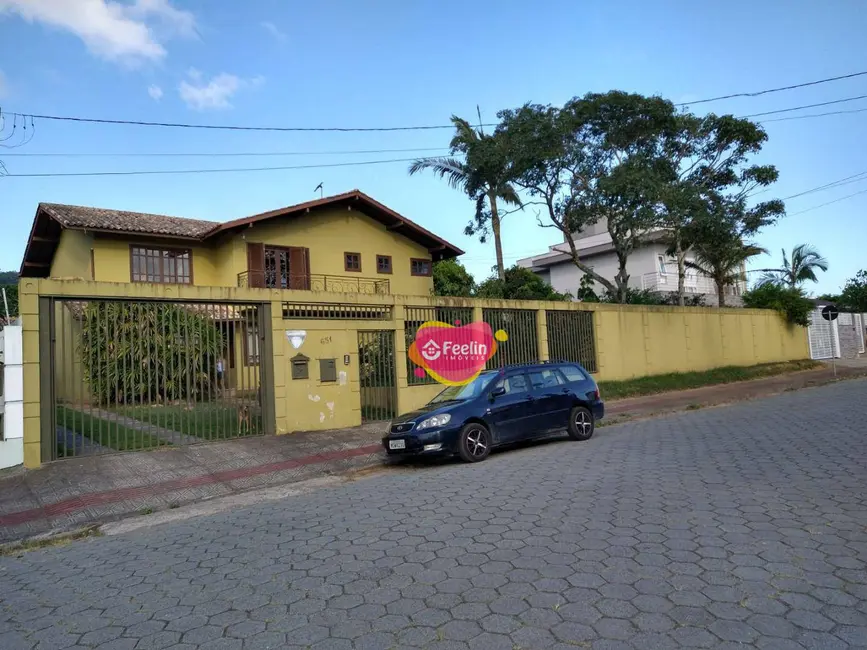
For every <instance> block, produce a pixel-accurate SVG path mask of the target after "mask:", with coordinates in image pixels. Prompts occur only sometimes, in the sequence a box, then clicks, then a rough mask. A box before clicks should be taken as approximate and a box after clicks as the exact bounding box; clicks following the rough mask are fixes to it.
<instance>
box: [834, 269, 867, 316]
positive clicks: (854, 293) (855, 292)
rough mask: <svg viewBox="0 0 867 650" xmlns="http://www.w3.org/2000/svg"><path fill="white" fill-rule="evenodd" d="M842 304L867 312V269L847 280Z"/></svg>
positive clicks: (848, 307)
mask: <svg viewBox="0 0 867 650" xmlns="http://www.w3.org/2000/svg"><path fill="white" fill-rule="evenodd" d="M839 300H840V305H841V306H843V307H845V308H846V309H851V310H853V311H859V312H867V271H865V270H861V271H858V273H856V274H855V277H854V278H849V279H848V280H847V281H846V286H844V287H843V292H842V293H841V294H840V298H839Z"/></svg>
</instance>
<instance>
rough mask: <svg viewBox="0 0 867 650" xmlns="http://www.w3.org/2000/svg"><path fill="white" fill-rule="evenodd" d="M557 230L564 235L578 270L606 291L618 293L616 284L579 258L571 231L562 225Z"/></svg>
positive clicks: (612, 293)
mask: <svg viewBox="0 0 867 650" xmlns="http://www.w3.org/2000/svg"><path fill="white" fill-rule="evenodd" d="M559 230H560V232H562V233H563V234H564V235H565V239H566V243H567V244H569V252H570V253H571V254H572V263H573V264H575V266H577V267H578V270H579V271H581V272H582V273H584V274H585V275H589V276H590V277H591V278H593V279H594V280H595V281H596V282H598V283H599V284H601V285H602V286H603V287H605V289H606V290H607V291H608V293H610V294H611V295H615V296H616V295H617V293H618V290H617V286H616V285H615V284H614V283H613V282H612V281H611V280H609V279H608V278H603V277H602V276H601V275H599V274H598V273H597V272H596V271H594V270H593V269H591V268H590V267H589V266H587V265H586V264H584V262H582V261H581V258H580V257H579V256H578V249H576V248H575V240H574V239H572V233H571V232H569V231H568V229H566V228H564V227H559Z"/></svg>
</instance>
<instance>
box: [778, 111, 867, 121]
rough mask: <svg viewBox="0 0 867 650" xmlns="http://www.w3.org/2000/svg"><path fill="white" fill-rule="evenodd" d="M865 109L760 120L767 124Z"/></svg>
mask: <svg viewBox="0 0 867 650" xmlns="http://www.w3.org/2000/svg"><path fill="white" fill-rule="evenodd" d="M864 111H867V108H855V109H852V110H850V111H830V112H828V113H810V114H809V115H791V116H789V117H775V118H773V119H770V120H762V121H761V123H762V124H767V123H768V122H786V121H788V120H806V119H809V118H812V117H825V116H827V115H844V114H847V113H863V112H864Z"/></svg>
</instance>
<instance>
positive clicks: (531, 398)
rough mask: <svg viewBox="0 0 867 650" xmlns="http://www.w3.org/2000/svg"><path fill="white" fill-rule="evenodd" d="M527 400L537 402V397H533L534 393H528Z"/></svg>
mask: <svg viewBox="0 0 867 650" xmlns="http://www.w3.org/2000/svg"><path fill="white" fill-rule="evenodd" d="M526 400H527V401H528V402H535V401H536V398H535V397H533V396H532V395H527V397H526Z"/></svg>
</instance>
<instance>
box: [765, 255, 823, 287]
mask: <svg viewBox="0 0 867 650" xmlns="http://www.w3.org/2000/svg"><path fill="white" fill-rule="evenodd" d="M760 270H761V271H763V272H764V275H762V277H761V280H760V283H762V284H764V283H765V282H773V283H774V284H786V285H788V286H790V287H797V286H799V285H800V284H802V283H803V282H806V281H807V280H809V281H810V282H818V281H819V278H818V277H816V270H819V271H827V270H828V260H826V259H825V258H824V257H822V255H821V254H820V253H819V251H818V250H817V249H816V248H815V247H814V246H811V245H810V244H798V245H797V246H795V247H794V248H793V249H792V257H791V259H789V256H788V255H787V254H786V249H785V248H784V249H783V265H782V266H781V267H780V268H777V269H760Z"/></svg>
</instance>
